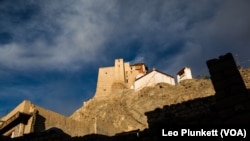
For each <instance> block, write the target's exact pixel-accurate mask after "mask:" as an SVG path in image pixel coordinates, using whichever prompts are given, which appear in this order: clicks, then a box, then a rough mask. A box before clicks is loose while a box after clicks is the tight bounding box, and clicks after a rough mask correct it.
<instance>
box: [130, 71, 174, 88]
mask: <svg viewBox="0 0 250 141" xmlns="http://www.w3.org/2000/svg"><path fill="white" fill-rule="evenodd" d="M136 78H137V79H136V80H135V83H134V90H140V89H142V88H144V87H147V86H155V85H156V84H157V83H161V82H163V83H168V84H171V85H175V80H174V77H173V76H171V75H168V74H166V73H163V72H160V71H159V70H156V69H153V70H152V71H150V72H148V73H146V74H145V75H143V76H141V77H136Z"/></svg>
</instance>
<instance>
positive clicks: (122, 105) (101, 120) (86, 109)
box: [70, 68, 250, 135]
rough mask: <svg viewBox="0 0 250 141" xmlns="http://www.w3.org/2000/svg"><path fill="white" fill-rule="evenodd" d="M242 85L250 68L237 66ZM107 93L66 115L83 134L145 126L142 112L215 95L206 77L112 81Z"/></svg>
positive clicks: (249, 78) (249, 75)
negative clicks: (131, 83) (135, 86)
mask: <svg viewBox="0 0 250 141" xmlns="http://www.w3.org/2000/svg"><path fill="white" fill-rule="evenodd" d="M239 71H240V73H241V76H242V78H243V80H244V82H245V85H246V87H247V88H248V89H250V68H245V69H243V68H241V69H239ZM112 88H113V91H112V93H111V94H110V95H109V96H107V97H94V98H93V99H90V100H89V101H87V102H84V104H83V106H82V107H81V108H79V109H78V110H76V111H75V112H74V113H73V114H72V115H71V116H70V118H72V119H74V120H78V121H82V122H83V124H84V125H85V126H86V129H87V130H86V133H84V134H91V133H97V134H103V135H115V134H116V133H121V132H127V131H132V130H137V129H139V130H144V129H146V128H148V122H147V117H146V116H145V112H148V111H153V110H155V109H156V108H162V107H163V106H165V105H172V104H176V103H181V102H184V101H189V100H193V99H196V98H202V97H208V96H212V95H215V90H214V88H213V85H212V82H211V80H210V79H209V78H199V79H198V78H193V79H189V80H183V81H181V82H180V83H178V84H176V85H175V86H172V85H168V84H165V83H160V84H157V85H156V86H154V87H145V88H143V89H142V90H140V91H133V90H131V89H126V88H125V87H124V86H123V84H120V83H116V84H113V86H112Z"/></svg>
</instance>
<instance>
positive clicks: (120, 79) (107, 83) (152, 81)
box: [95, 59, 192, 97]
mask: <svg viewBox="0 0 250 141" xmlns="http://www.w3.org/2000/svg"><path fill="white" fill-rule="evenodd" d="M184 79H192V74H191V69H190V68H188V67H184V68H182V69H181V70H180V71H179V72H178V73H177V82H180V81H181V80H184ZM161 82H164V83H168V84H170V85H175V79H174V77H173V76H172V75H169V74H167V73H164V72H161V71H159V70H157V69H155V68H153V69H152V70H151V71H149V70H148V67H147V65H146V64H144V63H136V64H132V65H131V64H130V63H129V62H124V60H123V59H115V63H114V66H110V67H100V68H99V72H98V80H97V87H96V93H95V97H100V96H107V95H108V94H110V93H111V92H112V87H113V85H115V84H116V83H120V84H123V85H124V87H126V88H130V89H134V90H140V89H142V88H144V87H147V86H154V85H156V84H157V83H161Z"/></svg>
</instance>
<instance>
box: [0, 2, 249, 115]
mask: <svg viewBox="0 0 250 141" xmlns="http://www.w3.org/2000/svg"><path fill="white" fill-rule="evenodd" d="M249 6H250V1H249V0H223V1H221V0H185V1H183V0H53V1H51V0H0V117H1V116H3V115H5V114H7V113H8V112H9V111H11V110H12V109H13V108H14V107H15V106H17V105H18V104H19V103H20V102H22V101H23V100H24V99H27V100H31V101H32V102H33V103H34V104H37V105H39V106H42V107H44V108H47V109H50V110H53V111H56V112H58V113H61V114H64V115H67V116H68V115H71V114H72V112H73V111H75V110H76V109H77V108H79V107H80V106H82V103H83V102H84V101H87V100H88V99H90V98H92V97H93V95H94V93H95V88H96V81H97V75H98V68H99V67H105V66H113V64H114V59H116V58H123V59H124V60H125V61H126V62H130V63H131V64H133V63H136V62H144V63H146V64H147V65H148V68H149V69H152V68H153V67H155V68H157V69H159V70H161V71H163V72H165V73H168V74H170V75H173V76H176V72H177V71H179V70H180V69H181V68H183V67H184V66H188V67H191V69H192V74H193V76H194V77H197V76H199V75H202V74H206V75H208V69H207V66H206V61H207V60H208V59H212V58H217V57H218V56H220V55H223V54H225V53H228V52H231V53H232V54H233V55H234V56H235V58H236V59H237V63H238V64H239V65H241V66H243V67H249V66H250V57H249V53H250V16H249V13H250V8H249Z"/></svg>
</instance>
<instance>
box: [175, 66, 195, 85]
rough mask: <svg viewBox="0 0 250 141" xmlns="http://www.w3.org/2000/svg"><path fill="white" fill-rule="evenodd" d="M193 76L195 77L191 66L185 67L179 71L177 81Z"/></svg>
mask: <svg viewBox="0 0 250 141" xmlns="http://www.w3.org/2000/svg"><path fill="white" fill-rule="evenodd" d="M192 78H193V77H192V73H191V69H190V68H189V67H184V68H182V69H181V70H180V71H179V72H178V73H177V83H179V82H180V81H181V80H185V79H192Z"/></svg>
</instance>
